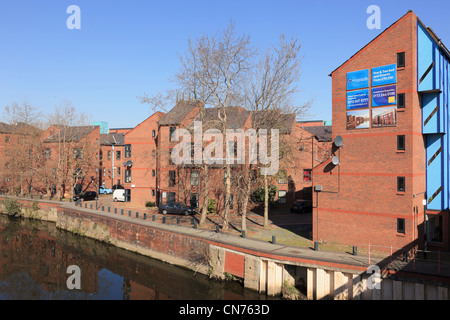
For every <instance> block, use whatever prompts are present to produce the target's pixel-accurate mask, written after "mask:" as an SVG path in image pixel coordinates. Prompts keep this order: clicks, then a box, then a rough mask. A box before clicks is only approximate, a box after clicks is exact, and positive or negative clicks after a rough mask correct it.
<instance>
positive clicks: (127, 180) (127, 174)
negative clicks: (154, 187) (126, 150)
mask: <svg viewBox="0 0 450 320" xmlns="http://www.w3.org/2000/svg"><path fill="white" fill-rule="evenodd" d="M130 182H131V170H130V169H126V170H125V183H130Z"/></svg>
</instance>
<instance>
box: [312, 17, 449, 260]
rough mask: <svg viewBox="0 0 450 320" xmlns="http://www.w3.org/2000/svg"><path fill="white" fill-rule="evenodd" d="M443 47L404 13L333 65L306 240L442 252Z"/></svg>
mask: <svg viewBox="0 0 450 320" xmlns="http://www.w3.org/2000/svg"><path fill="white" fill-rule="evenodd" d="M449 61H450V54H449V51H448V50H447V49H446V48H445V46H444V45H443V44H442V42H441V41H440V40H439V38H438V37H437V36H436V35H435V33H434V32H433V31H432V30H431V29H430V28H428V27H426V26H425V25H424V24H423V23H422V21H420V19H418V17H417V16H416V15H415V14H414V12H412V11H409V12H408V13H406V14H405V15H404V16H403V17H401V18H400V19H399V20H397V21H396V22H395V23H393V24H392V25H391V26H390V27H389V28H387V29H386V30H385V31H384V32H382V33H381V34H380V35H379V36H378V37H376V38H375V39H373V40H372V41H371V42H370V43H368V44H367V45H366V46H365V47H363V48H362V49H361V50H359V51H358V52H357V53H355V54H354V55H353V56H352V57H351V58H350V59H348V60H347V61H345V62H344V63H343V64H342V65H341V66H339V67H338V68H337V69H336V70H334V71H333V72H332V73H331V74H330V76H331V77H332V104H333V108H332V110H333V120H332V121H333V141H334V144H333V146H332V156H333V158H332V159H329V160H328V161H326V162H324V163H323V164H321V165H319V166H317V167H316V168H315V169H314V172H313V177H314V196H313V199H314V210H313V238H314V240H315V241H329V242H337V243H342V244H346V245H365V246H367V245H369V244H371V245H376V246H380V247H385V248H389V247H390V246H392V247H393V248H394V250H402V251H403V250H409V249H411V248H416V247H419V248H423V247H426V248H435V249H440V250H448V248H449V236H448V224H449V220H448V210H449V197H448V195H449V189H448V188H449V185H448V183H449V182H448V181H449V179H448V176H449V161H448V148H449V140H448V134H447V133H448V124H449V117H448V114H449V113H448V97H449V73H448V67H449Z"/></svg>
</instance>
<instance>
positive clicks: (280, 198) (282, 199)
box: [278, 190, 287, 204]
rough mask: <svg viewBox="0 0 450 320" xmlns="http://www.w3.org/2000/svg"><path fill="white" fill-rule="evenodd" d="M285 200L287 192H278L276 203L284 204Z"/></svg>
mask: <svg viewBox="0 0 450 320" xmlns="http://www.w3.org/2000/svg"><path fill="white" fill-rule="evenodd" d="M286 198H287V191H286V190H280V191H278V203H280V204H286Z"/></svg>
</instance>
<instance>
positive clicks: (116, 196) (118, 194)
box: [113, 189, 125, 202]
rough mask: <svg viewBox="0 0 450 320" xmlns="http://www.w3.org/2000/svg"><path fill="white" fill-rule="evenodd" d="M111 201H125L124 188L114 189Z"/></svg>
mask: <svg viewBox="0 0 450 320" xmlns="http://www.w3.org/2000/svg"><path fill="white" fill-rule="evenodd" d="M113 201H114V202H117V201H121V202H124V201H125V189H116V190H114V193H113Z"/></svg>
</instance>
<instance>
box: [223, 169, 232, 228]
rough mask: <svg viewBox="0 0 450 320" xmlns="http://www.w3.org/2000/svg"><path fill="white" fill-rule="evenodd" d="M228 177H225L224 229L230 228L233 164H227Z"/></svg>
mask: <svg viewBox="0 0 450 320" xmlns="http://www.w3.org/2000/svg"><path fill="white" fill-rule="evenodd" d="M226 170H227V171H226V172H227V178H226V179H225V212H224V214H223V230H224V231H227V230H228V215H229V211H230V195H231V165H229V164H227V166H226Z"/></svg>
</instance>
